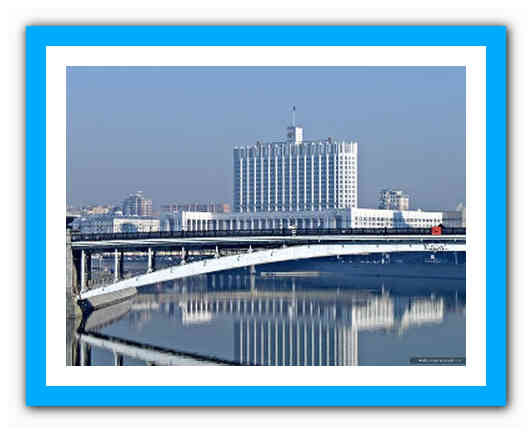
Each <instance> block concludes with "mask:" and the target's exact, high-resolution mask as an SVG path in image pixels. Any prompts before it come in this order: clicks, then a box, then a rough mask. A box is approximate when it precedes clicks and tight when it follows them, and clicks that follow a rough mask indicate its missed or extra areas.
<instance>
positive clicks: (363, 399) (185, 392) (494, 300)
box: [26, 26, 506, 406]
mask: <svg viewBox="0 0 532 432" xmlns="http://www.w3.org/2000/svg"><path fill="white" fill-rule="evenodd" d="M53 45H56V46H82V45H85V46H87V45H92V46H106V45H107V46H110V45H129V46H152V45H158V46H171V45H194V46H200V45H218V46H223V45H247V46H254V45H276V46H282V45H302V46H303V45H307V46H308V45H321V46H328V45H344V46H349V45H366V46H378V45H388V46H402V45H412V46H420V45H423V46H442V45H445V46H486V48H487V49H486V62H487V63H486V71H487V73H486V75H487V76H486V87H487V94H486V98H487V99H486V103H487V107H486V109H487V111H486V134H487V160H486V163H487V167H486V168H487V190H488V191H489V193H488V194H487V197H486V198H487V231H488V232H489V236H487V258H486V259H487V275H486V276H487V277H486V281H487V297H486V302H487V305H486V306H487V311H486V317H487V324H486V325H487V327H486V339H487V340H486V349H487V365H486V370H487V386H485V387H367V386H366V387H334V386H330V387H292V386H291V387H281V386H278V387H229V386H228V387H217V386H211V387H103V386H102V387H48V386H46V315H45V314H46V310H45V306H46V293H45V291H46V290H45V283H46V129H45V126H46V125H45V119H46V47H47V46H53ZM505 202H506V28H505V27H503V26H456V27H455V26H382V27H380V26H360V27H344V26H338V27H332V26H324V27H318V26H297V27H296V26H286V27H273V26H264V27H262V26H260V27H259V26H252V27H248V26H238V27H237V26H220V27H218V26H216V27H214V26H207V27H202V26H192V27H188V26H187V27H166V26H159V27H155V26H146V27H141V26H129V27H128V26H108V27H91V26H30V27H27V29H26V280H27V282H26V299H28V301H27V302H26V404H27V405H31V406H59V405H60V406H140V405H142V406H502V405H505V404H506V264H505V263H506V205H505Z"/></svg>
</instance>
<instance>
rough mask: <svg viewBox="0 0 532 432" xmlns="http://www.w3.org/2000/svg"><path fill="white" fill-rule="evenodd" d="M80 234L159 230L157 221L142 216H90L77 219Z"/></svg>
mask: <svg viewBox="0 0 532 432" xmlns="http://www.w3.org/2000/svg"><path fill="white" fill-rule="evenodd" d="M77 225H78V227H79V230H80V231H81V232H82V233H87V234H93V233H94V234H99V233H120V232H150V231H152V232H153V231H159V230H160V229H161V227H160V222H159V219H153V218H150V217H142V216H119V215H90V216H84V217H81V218H80V219H78V221H77Z"/></svg>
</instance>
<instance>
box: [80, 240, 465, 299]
mask: <svg viewBox="0 0 532 432" xmlns="http://www.w3.org/2000/svg"><path fill="white" fill-rule="evenodd" d="M465 250H466V245H465V243H455V242H448V243H441V242H440V243H434V244H432V243H395V244H393V243H390V244H382V243H381V244H356V243H347V244H311V245H304V246H292V247H286V248H279V249H267V250H260V251H256V252H249V253H245V254H239V255H230V256H224V257H219V258H211V259H206V260H203V261H197V262H193V263H190V264H184V265H176V266H173V267H168V268H165V269H162V270H157V271H154V272H152V273H147V274H144V275H139V276H136V277H133V278H130V279H126V280H122V281H120V282H116V283H114V284H111V285H108V286H105V287H102V288H97V289H94V290H90V291H87V292H84V293H82V294H81V295H80V299H81V300H90V299H91V298H93V297H96V296H107V295H113V294H116V293H117V292H119V291H122V290H127V289H129V290H131V289H135V288H137V287H140V286H144V285H151V284H155V283H159V282H166V281H169V280H174V279H180V278H185V277H190V276H198V275H201V274H205V273H213V272H217V271H223V270H232V269H237V268H242V267H250V266H255V265H261V264H271V263H277V262H283V261H294V260H300V259H308V258H321V257H328V256H340V255H359V254H369V253H393V252H431V251H434V252H465Z"/></svg>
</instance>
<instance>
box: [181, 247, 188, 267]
mask: <svg viewBox="0 0 532 432" xmlns="http://www.w3.org/2000/svg"><path fill="white" fill-rule="evenodd" d="M186 262H187V251H186V250H185V248H184V247H182V248H181V264H186Z"/></svg>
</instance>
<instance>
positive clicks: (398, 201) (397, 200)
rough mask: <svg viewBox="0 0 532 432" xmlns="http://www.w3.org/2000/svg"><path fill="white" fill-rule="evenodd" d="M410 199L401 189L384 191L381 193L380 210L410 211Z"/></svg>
mask: <svg viewBox="0 0 532 432" xmlns="http://www.w3.org/2000/svg"><path fill="white" fill-rule="evenodd" d="M409 202H410V198H409V196H408V195H407V194H406V193H405V192H404V191H402V190H399V189H382V190H381V191H380V193H379V205H378V207H379V209H383V210H401V211H403V210H408V207H409Z"/></svg>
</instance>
